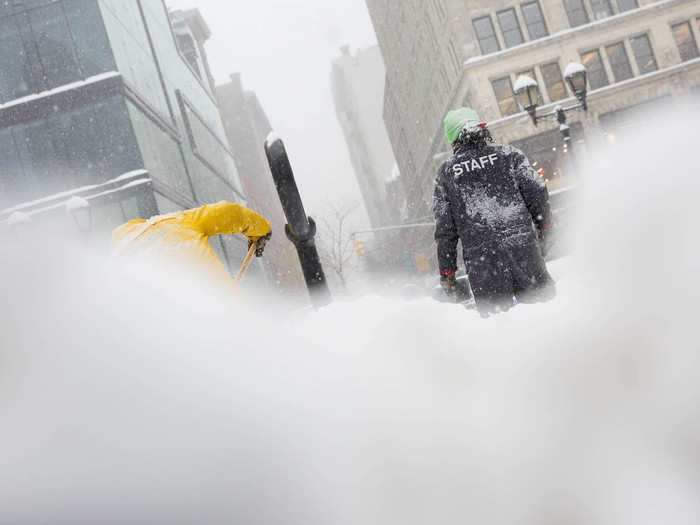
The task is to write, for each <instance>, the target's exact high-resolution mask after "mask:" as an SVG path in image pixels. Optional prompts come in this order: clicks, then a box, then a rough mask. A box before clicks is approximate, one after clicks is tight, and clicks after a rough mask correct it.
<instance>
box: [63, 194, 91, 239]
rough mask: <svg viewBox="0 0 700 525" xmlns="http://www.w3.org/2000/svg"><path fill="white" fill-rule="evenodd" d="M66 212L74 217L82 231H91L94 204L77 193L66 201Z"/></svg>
mask: <svg viewBox="0 0 700 525" xmlns="http://www.w3.org/2000/svg"><path fill="white" fill-rule="evenodd" d="M66 212H67V213H69V214H70V215H71V216H72V217H73V220H74V221H75V224H76V225H77V226H78V230H79V231H80V232H81V233H85V234H87V233H90V230H92V206H90V203H89V202H88V201H87V200H86V199H83V198H82V197H78V196H77V195H75V196H73V197H71V198H70V199H68V200H67V201H66Z"/></svg>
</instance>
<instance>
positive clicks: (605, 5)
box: [591, 0, 613, 20]
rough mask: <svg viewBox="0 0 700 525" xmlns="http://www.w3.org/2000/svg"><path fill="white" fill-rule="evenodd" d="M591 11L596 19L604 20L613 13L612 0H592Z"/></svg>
mask: <svg viewBox="0 0 700 525" xmlns="http://www.w3.org/2000/svg"><path fill="white" fill-rule="evenodd" d="M591 11H592V12H593V19H594V20H602V19H603V18H608V17H609V16H612V15H613V10H612V6H611V5H610V0H591Z"/></svg>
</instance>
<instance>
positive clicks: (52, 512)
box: [0, 117, 700, 525]
mask: <svg viewBox="0 0 700 525" xmlns="http://www.w3.org/2000/svg"><path fill="white" fill-rule="evenodd" d="M680 118H681V117H674V118H668V119H667V122H675V123H676V124H675V126H674V127H673V129H670V128H669V129H654V130H653V133H652V134H650V135H646V136H643V137H639V136H637V137H635V141H634V144H621V143H618V144H617V145H616V148H615V151H604V150H600V151H597V152H596V155H595V157H596V159H597V161H596V162H591V163H589V164H588V165H587V166H586V168H585V170H583V172H584V173H586V178H585V181H584V184H583V188H582V193H583V195H582V198H581V202H580V209H579V211H580V219H581V220H580V221H579V228H578V231H577V235H576V252H575V254H574V256H573V257H571V258H570V259H569V260H567V261H563V262H560V263H557V264H556V265H555V266H554V271H553V273H554V274H555V276H556V277H557V278H558V281H559V297H558V298H557V300H556V301H554V302H551V303H549V304H544V305H537V306H520V307H518V308H516V309H514V310H513V311H512V312H510V313H508V314H505V315H501V316H497V317H493V318H491V319H488V320H485V321H484V320H481V319H480V318H479V317H478V316H477V315H476V314H475V313H473V312H467V311H464V310H462V309H460V308H458V307H455V306H453V305H445V304H438V303H434V302H431V301H430V300H417V301H413V302H401V301H396V300H389V299H383V298H380V297H367V298H365V299H362V300H359V301H356V302H350V303H338V304H334V305H332V306H330V307H328V308H326V309H324V310H322V311H320V312H317V313H312V314H301V313H297V314H293V315H289V314H282V313H281V309H279V310H278V309H273V308H270V307H269V305H267V304H266V302H265V301H255V302H253V301H249V302H245V303H244V302H242V301H240V302H238V303H233V304H231V303H228V302H222V301H219V300H218V299H216V300H215V299H213V298H212V296H211V295H209V294H207V293H204V290H202V289H200V288H199V287H198V286H197V284H196V283H193V282H190V281H189V280H188V278H187V276H183V275H176V274H173V273H168V274H164V273H163V272H162V271H161V272H156V271H154V270H153V268H150V269H149V268H140V269H138V270H136V269H134V268H125V269H124V268H122V269H118V268H114V267H112V266H110V265H109V263H107V262H105V261H104V260H103V259H102V258H100V257H94V256H93V255H91V254H89V253H86V252H84V251H83V250H79V249H77V248H76V247H74V246H65V245H63V244H60V243H59V246H62V247H61V248H60V249H59V248H58V246H57V245H56V243H47V242H45V241H44V242H43V244H41V245H39V246H29V245H27V244H26V243H25V245H24V246H23V248H22V250H15V251H12V250H11V247H10V246H9V245H5V246H4V248H5V249H4V250H3V252H2V268H3V279H2V288H3V290H2V291H3V296H4V297H5V301H4V304H3V311H2V325H1V326H0V341H2V345H1V347H0V363H1V366H0V421H2V431H0V470H1V471H2V473H3V475H2V476H1V477H0V522H2V523H12V524H39V523H52V524H62V523H71V524H79V523H105V524H109V523H115V524H116V523H120V524H121V523H130V524H134V523H143V524H145V523H173V524H194V523H237V524H248V523H250V524H278V523H279V524H282V523H284V524H296V523H298V524H302V523H303V524H305V525H308V524H327V523H336V524H345V523H347V524H351V523H352V524H356V523H365V524H377V525H379V524H381V525H386V524H393V523H395V524H397V525H398V524H401V525H412V524H423V523H485V524H490V525H492V524H538V525H539V524H543V525H547V524H558V523H572V524H577V525H578V524H581V525H585V524H595V525H607V524H611V525H612V524H615V525H617V524H627V523H635V524H636V525H645V524H657V523H674V524H676V525H683V524H696V523H697V522H698V518H699V516H700V504H699V503H698V498H697V494H698V491H699V490H700V455H698V450H700V423H699V422H700V382H698V381H697V377H698V373H699V372H698V371H699V370H700V353H698V343H697V335H696V325H697V321H696V318H697V314H696V305H697V304H698V300H700V286H698V285H699V283H698V279H699V277H698V272H697V266H698V265H697V261H698V255H699V253H698V252H699V250H698V247H697V231H698V226H699V223H700V221H699V220H698V216H697V211H696V205H697V199H698V196H699V195H700V192H699V191H698V190H699V189H700V188H699V184H700V182H699V180H698V177H697V167H696V165H695V163H694V156H693V155H692V153H693V152H694V151H695V150H697V148H698V146H700V142H699V141H698V138H697V135H684V134H682V133H681V132H679V131H678V130H682V129H692V127H691V126H690V125H688V126H687V127H685V126H683V125H681V124H678V122H679V119H680ZM688 122H689V123H691V122H692V120H688Z"/></svg>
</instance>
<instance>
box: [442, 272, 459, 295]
mask: <svg viewBox="0 0 700 525" xmlns="http://www.w3.org/2000/svg"><path fill="white" fill-rule="evenodd" d="M440 286H442V289H443V291H444V292H445V295H447V296H448V297H456V296H457V274H456V273H454V272H453V273H449V274H441V275H440Z"/></svg>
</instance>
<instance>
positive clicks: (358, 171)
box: [330, 46, 400, 228]
mask: <svg viewBox="0 0 700 525" xmlns="http://www.w3.org/2000/svg"><path fill="white" fill-rule="evenodd" d="M385 76H386V71H385V69H384V62H383V60H382V55H381V52H380V51H379V47H378V46H372V47H369V48H367V49H361V50H358V51H357V52H356V53H355V54H354V55H353V54H351V53H350V48H349V47H348V46H343V47H342V48H341V56H340V57H338V58H336V59H335V60H333V65H332V71H331V76H330V83H331V91H332V93H333V102H334V103H335V111H336V115H337V116H338V122H339V123H340V127H341V128H342V129H343V134H344V135H345V142H346V143H347V146H348V150H349V153H350V161H351V162H352V166H353V168H354V171H355V176H356V178H357V182H358V185H359V187H360V192H361V194H362V199H363V201H364V204H365V209H366V210H367V215H368V216H369V219H370V223H371V224H372V226H373V227H375V228H378V227H381V226H387V225H389V224H395V223H397V222H398V221H399V218H400V214H399V210H398V209H397V208H396V207H395V206H394V207H391V206H389V202H392V201H395V200H396V194H397V189H398V188H397V184H395V182H396V179H397V177H396V171H395V169H394V167H395V164H396V161H395V160H394V153H393V151H392V148H391V142H390V141H389V136H388V135H387V132H386V127H385V125H384V121H383V119H382V106H383V103H384V82H385Z"/></svg>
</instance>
